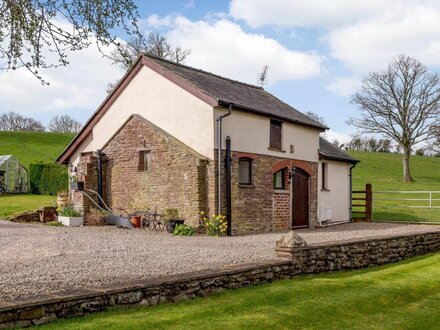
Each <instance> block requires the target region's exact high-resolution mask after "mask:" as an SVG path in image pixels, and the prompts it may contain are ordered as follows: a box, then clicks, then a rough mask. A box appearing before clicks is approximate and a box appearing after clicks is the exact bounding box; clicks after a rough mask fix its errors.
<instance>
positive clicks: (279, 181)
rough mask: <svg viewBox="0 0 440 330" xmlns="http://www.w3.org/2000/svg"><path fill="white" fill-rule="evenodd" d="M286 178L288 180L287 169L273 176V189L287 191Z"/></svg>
mask: <svg viewBox="0 0 440 330" xmlns="http://www.w3.org/2000/svg"><path fill="white" fill-rule="evenodd" d="M285 178H286V169H285V168H283V169H282V170H279V171H278V172H276V173H275V174H274V175H273V188H274V189H286V184H285Z"/></svg>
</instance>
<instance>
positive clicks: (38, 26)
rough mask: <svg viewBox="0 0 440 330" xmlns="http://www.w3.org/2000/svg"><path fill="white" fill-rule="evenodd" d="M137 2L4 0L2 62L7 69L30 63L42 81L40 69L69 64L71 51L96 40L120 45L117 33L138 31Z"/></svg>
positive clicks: (0, 3)
mask: <svg viewBox="0 0 440 330" xmlns="http://www.w3.org/2000/svg"><path fill="white" fill-rule="evenodd" d="M137 18H138V13H137V7H136V5H135V4H134V1H133V0H94V1H92V0H14V1H9V0H0V60H2V62H3V68H4V69H12V70H15V69H17V68H19V67H25V68H27V69H28V70H29V71H31V72H32V73H33V74H34V75H35V76H36V77H38V78H39V79H40V81H41V82H42V83H47V82H45V81H44V79H43V78H42V76H41V75H40V74H39V69H43V68H50V67H57V66H66V65H67V64H68V63H69V62H68V58H67V51H78V50H81V49H84V48H87V47H89V46H90V44H91V42H92V40H96V43H97V45H98V47H100V46H102V45H104V46H108V45H110V44H113V45H115V46H116V47H120V45H119V43H118V41H117V39H116V36H115V35H114V34H113V33H112V31H113V30H114V29H116V28H122V29H123V30H124V31H125V32H126V33H127V34H129V35H132V34H135V33H137Z"/></svg>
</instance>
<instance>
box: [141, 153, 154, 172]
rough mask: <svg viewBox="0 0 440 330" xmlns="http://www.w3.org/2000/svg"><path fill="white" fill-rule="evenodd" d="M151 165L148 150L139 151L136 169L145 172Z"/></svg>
mask: <svg viewBox="0 0 440 330" xmlns="http://www.w3.org/2000/svg"><path fill="white" fill-rule="evenodd" d="M150 166H151V154H150V151H149V150H141V151H139V165H138V170H139V171H140V172H147V171H148V170H149V169H150Z"/></svg>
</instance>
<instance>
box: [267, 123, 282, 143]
mask: <svg viewBox="0 0 440 330" xmlns="http://www.w3.org/2000/svg"><path fill="white" fill-rule="evenodd" d="M281 127H282V122H280V121H278V120H273V119H271V121H270V142H269V147H270V148H272V149H278V150H281Z"/></svg>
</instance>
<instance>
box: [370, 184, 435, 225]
mask: <svg viewBox="0 0 440 330" xmlns="http://www.w3.org/2000/svg"><path fill="white" fill-rule="evenodd" d="M373 220H376V221H378V220H379V221H380V220H382V221H396V222H413V223H438V224H440V191H373Z"/></svg>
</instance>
